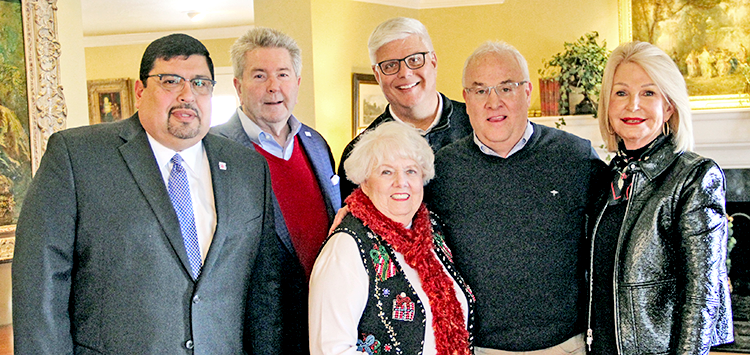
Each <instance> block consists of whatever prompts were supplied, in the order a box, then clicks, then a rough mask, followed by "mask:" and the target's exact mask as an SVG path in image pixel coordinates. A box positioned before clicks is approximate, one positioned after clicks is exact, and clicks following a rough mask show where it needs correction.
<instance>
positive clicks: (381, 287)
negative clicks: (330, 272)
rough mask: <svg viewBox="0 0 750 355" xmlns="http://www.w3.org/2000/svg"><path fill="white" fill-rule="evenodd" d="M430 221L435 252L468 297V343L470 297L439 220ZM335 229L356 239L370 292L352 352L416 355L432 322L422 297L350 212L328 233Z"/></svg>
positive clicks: (384, 246) (376, 238) (388, 251)
mask: <svg viewBox="0 0 750 355" xmlns="http://www.w3.org/2000/svg"><path fill="white" fill-rule="evenodd" d="M431 217H433V216H431ZM430 222H431V224H432V229H433V236H434V244H435V253H436V254H437V256H438V259H439V260H440V262H441V263H442V264H443V265H444V266H445V268H446V270H448V273H449V274H450V275H451V277H452V278H453V279H454V280H455V281H456V283H457V284H458V285H459V286H460V287H461V289H462V290H463V291H464V295H465V296H466V299H467V300H468V304H469V334H470V338H469V341H470V342H472V343H473V334H472V328H473V320H474V313H473V309H474V307H473V305H474V302H475V299H474V295H473V294H472V293H471V290H470V289H469V287H468V286H467V285H466V283H465V282H464V281H463V278H461V277H460V276H459V275H458V273H457V272H456V269H455V266H454V265H453V261H452V255H451V251H450V250H449V249H448V247H447V246H446V245H445V242H444V238H443V234H442V233H441V229H440V226H439V224H438V223H437V222H436V221H435V219H434V218H430ZM337 232H344V233H346V234H349V235H351V236H352V237H353V238H354V240H355V241H356V242H357V245H358V246H359V252H360V256H361V257H362V263H363V264H364V266H365V269H366V270H367V274H368V276H369V278H370V282H369V291H370V294H369V296H368V301H367V305H366V306H365V310H364V312H363V313H362V317H361V318H360V320H359V326H358V328H357V332H358V333H359V340H357V351H362V352H364V353H366V354H368V355H375V354H378V355H380V354H388V355H389V354H396V355H397V354H409V355H411V354H419V355H421V354H422V353H423V345H424V332H425V327H426V326H430V327H431V326H432V324H426V319H425V310H424V306H423V305H422V301H421V300H420V299H419V296H417V293H416V291H414V289H413V288H412V286H411V284H410V283H409V281H408V280H407V279H406V276H405V275H404V272H403V270H402V269H401V265H400V264H399V263H398V261H397V260H396V257H395V254H394V251H393V249H392V248H391V247H390V246H389V245H388V243H386V242H385V241H383V239H382V238H381V237H380V236H378V235H377V234H375V233H374V232H373V231H372V230H370V229H369V228H367V227H365V226H364V225H363V224H362V221H360V220H359V219H357V218H355V217H354V216H352V215H351V214H350V215H347V216H346V217H345V218H344V220H343V221H342V222H341V224H340V225H339V226H338V228H337V229H336V231H335V232H334V233H333V234H335V233H337ZM426 301H427V300H425V302H426Z"/></svg>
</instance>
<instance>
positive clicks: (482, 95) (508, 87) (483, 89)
mask: <svg viewBox="0 0 750 355" xmlns="http://www.w3.org/2000/svg"><path fill="white" fill-rule="evenodd" d="M526 83H528V81H526V80H524V81H519V82H517V83H514V82H507V83H502V84H498V85H495V86H475V87H472V88H464V90H465V91H466V92H467V93H469V95H471V96H472V97H473V98H475V99H477V100H486V99H487V98H488V97H489V96H490V92H492V90H493V89H494V90H495V93H496V94H497V96H498V97H499V98H501V99H503V98H508V97H510V96H512V95H513V93H514V92H515V91H516V88H518V87H519V86H520V85H522V84H526Z"/></svg>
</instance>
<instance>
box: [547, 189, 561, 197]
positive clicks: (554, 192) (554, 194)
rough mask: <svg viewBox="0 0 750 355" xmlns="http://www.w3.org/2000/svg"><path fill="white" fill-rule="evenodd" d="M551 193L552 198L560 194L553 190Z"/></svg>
mask: <svg viewBox="0 0 750 355" xmlns="http://www.w3.org/2000/svg"><path fill="white" fill-rule="evenodd" d="M549 193H551V194H552V196H557V194H559V192H557V190H552V191H550V192H549Z"/></svg>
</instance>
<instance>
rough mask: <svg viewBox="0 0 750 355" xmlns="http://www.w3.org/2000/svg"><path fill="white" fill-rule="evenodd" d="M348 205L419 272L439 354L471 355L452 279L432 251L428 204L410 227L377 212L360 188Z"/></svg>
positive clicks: (418, 213)
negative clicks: (430, 311) (427, 300)
mask: <svg viewBox="0 0 750 355" xmlns="http://www.w3.org/2000/svg"><path fill="white" fill-rule="evenodd" d="M346 205H347V206H349V210H350V211H351V213H352V215H354V217H357V218H359V219H360V220H362V222H363V223H364V225H365V226H367V227H368V228H370V229H371V230H372V231H373V232H375V233H377V234H378V235H379V236H381V237H382V238H383V240H385V241H386V242H388V244H390V245H391V246H392V247H393V249H394V250H396V251H397V252H399V253H401V254H403V255H404V260H406V263H407V264H408V265H409V266H411V267H412V268H413V269H414V270H416V271H417V274H418V275H419V279H420V280H421V281H422V288H423V289H424V292H425V293H426V294H427V298H428V299H429V302H430V309H431V310H432V329H433V331H434V333H435V343H436V346H437V353H438V355H464V354H469V332H468V331H467V330H466V324H465V323H464V315H463V311H462V310H461V304H460V303H459V302H458V299H457V298H456V292H455V289H454V287H453V281H452V280H451V278H450V277H449V276H448V275H447V274H446V273H445V272H444V270H443V265H442V264H441V263H440V261H438V260H437V257H436V256H435V254H434V253H433V252H432V250H433V249H434V244H433V236H432V226H431V225H430V216H429V212H427V208H426V207H425V205H424V204H422V205H421V206H419V209H418V210H417V213H416V216H415V218H414V221H413V222H412V228H411V229H406V228H405V227H404V226H403V225H402V224H401V223H398V222H395V221H393V220H392V219H390V218H388V217H386V216H385V215H384V214H383V213H381V212H380V211H378V209H377V208H375V205H373V203H372V201H370V198H369V197H367V195H365V194H364V193H363V192H362V190H361V189H356V190H354V192H353V193H352V194H351V195H350V196H349V197H348V198H347V199H346Z"/></svg>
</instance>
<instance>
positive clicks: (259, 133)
mask: <svg viewBox="0 0 750 355" xmlns="http://www.w3.org/2000/svg"><path fill="white" fill-rule="evenodd" d="M237 116H239V117H240V123H242V128H243V129H244V130H245V133H246V134H247V136H248V138H250V140H251V141H252V142H253V143H255V144H257V145H259V146H260V147H261V148H263V150H265V151H267V152H269V153H271V154H273V155H274V156H276V157H279V158H282V159H284V160H288V159H289V158H290V157H291V156H292V150H293V148H294V137H295V136H296V135H297V133H299V130H300V129H301V128H302V123H300V121H299V120H298V119H297V118H296V117H294V115H290V116H289V120H288V121H287V124H288V125H289V128H290V129H289V136H288V137H287V138H286V142H285V143H284V146H283V147H282V146H281V145H279V143H277V142H276V140H275V139H273V136H272V135H270V134H269V133H266V132H264V131H263V130H262V129H261V128H260V126H258V125H257V124H256V123H255V122H253V120H251V119H250V117H248V116H247V115H246V114H245V112H243V111H242V106H240V107H238V108H237Z"/></svg>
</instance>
